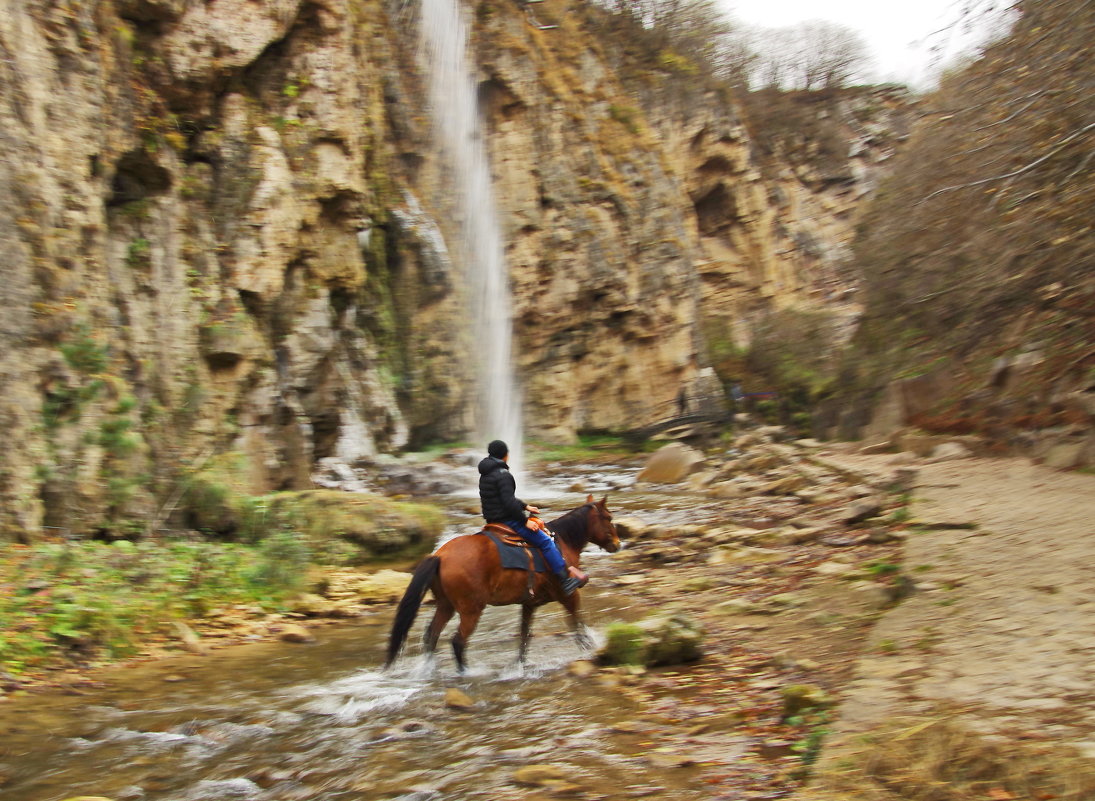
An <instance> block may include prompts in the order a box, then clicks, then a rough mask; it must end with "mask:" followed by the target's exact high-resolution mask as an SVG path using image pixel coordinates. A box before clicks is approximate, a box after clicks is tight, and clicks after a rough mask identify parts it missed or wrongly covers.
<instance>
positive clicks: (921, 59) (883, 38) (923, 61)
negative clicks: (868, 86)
mask: <svg viewBox="0 0 1095 801" xmlns="http://www.w3.org/2000/svg"><path fill="white" fill-rule="evenodd" d="M720 2H721V4H722V5H723V7H724V8H726V9H727V10H728V11H729V12H730V14H731V16H733V17H734V18H735V19H737V20H738V21H740V22H744V23H746V24H748V25H759V26H763V27H766V28H780V27H784V26H787V25H793V24H794V23H796V22H803V21H806V20H815V19H822V20H827V21H829V22H835V23H839V24H841V25H844V26H846V27H848V28H851V29H852V30H855V31H858V32H859V33H860V34H861V35H862V36H863V38H864V40H866V42H867V44H868V46H869V47H870V49H871V54H872V56H873V58H874V67H875V75H874V78H875V79H876V80H880V81H890V80H893V81H899V82H901V83H916V84H922V83H923V82H924V81H925V80H926V79H927V78H928V76H929V75H930V74H931V73H932V72H933V70H932V68H931V62H932V55H933V54H932V52H931V46H932V45H933V44H934V45H937V46H938V45H946V44H947V43H948V42H950V51H949V52H951V53H953V52H956V51H957V50H958V49H959V45H962V44H964V46H966V47H967V48H968V47H970V46H971V45H970V37H968V36H967V37H961V36H959V35H958V32H957V27H956V26H953V23H954V22H955V20H956V19H957V17H958V13H959V3H960V0H813V1H812V2H810V0H720ZM948 26H950V28H951V30H948V31H945V32H944V33H942V34H936V35H934V36H933V35H932V34H935V33H936V32H937V31H939V30H940V29H943V28H947V27H948ZM958 39H963V40H964V41H963V42H956V41H955V40H958Z"/></svg>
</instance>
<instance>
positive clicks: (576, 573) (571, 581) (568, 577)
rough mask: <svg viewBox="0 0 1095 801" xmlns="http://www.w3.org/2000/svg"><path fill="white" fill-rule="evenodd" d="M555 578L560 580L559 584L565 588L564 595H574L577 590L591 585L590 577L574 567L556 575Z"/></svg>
mask: <svg viewBox="0 0 1095 801" xmlns="http://www.w3.org/2000/svg"><path fill="white" fill-rule="evenodd" d="M555 578H557V579H559V584H560V586H561V587H562V588H563V595H573V594H574V591H575V590H577V589H578V588H579V587H584V586H585V585H586V584H588V583H589V576H587V575H586V574H585V573H583V572H582V571H581V570H579V569H578V568H576V567H575V566H574V565H570V566H569V567H568V568H567V569H566V570H565V571H564V572H562V573H556V574H555Z"/></svg>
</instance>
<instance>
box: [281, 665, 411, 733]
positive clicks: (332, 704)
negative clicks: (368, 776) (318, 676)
mask: <svg viewBox="0 0 1095 801" xmlns="http://www.w3.org/2000/svg"><path fill="white" fill-rule="evenodd" d="M425 686H426V685H425V684H424V683H423V682H422V681H421V680H420V679H416V678H415V677H414V676H413V675H412V674H410V673H408V672H407V671H405V670H404V671H395V670H392V671H381V670H362V671H358V672H357V673H354V674H352V675H350V676H345V677H343V678H341V679H338V680H336V681H333V682H330V683H327V684H306V685H302V686H299V687H295V688H293V689H292V690H291V691H290V693H289V694H290V695H293V696H297V697H300V698H302V699H304V701H305V703H304V704H303V705H302V706H301V707H300V709H301V711H303V712H308V713H311V714H314V715H325V716H328V717H331V718H333V719H335V720H337V721H339V722H342V723H353V722H355V721H357V720H360V719H361V718H363V717H365V716H366V715H367V714H369V713H372V712H375V711H378V710H385V711H387V710H394V709H399V708H401V707H403V706H405V705H406V704H407V702H408V700H410V699H411V698H412V697H414V696H415V695H417V694H418V693H420V692H422V690H423V689H425Z"/></svg>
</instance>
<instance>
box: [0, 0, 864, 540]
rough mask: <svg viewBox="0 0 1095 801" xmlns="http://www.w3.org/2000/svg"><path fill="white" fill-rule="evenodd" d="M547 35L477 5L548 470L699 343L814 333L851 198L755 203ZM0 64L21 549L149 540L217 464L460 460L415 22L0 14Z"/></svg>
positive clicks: (781, 192)
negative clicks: (756, 320)
mask: <svg viewBox="0 0 1095 801" xmlns="http://www.w3.org/2000/svg"><path fill="white" fill-rule="evenodd" d="M537 8H538V13H540V14H541V15H543V16H544V17H545V18H550V20H552V21H554V22H556V23H557V24H558V25H559V27H558V28H555V29H553V30H540V29H539V28H538V27H536V26H534V25H531V24H530V22H529V19H528V18H527V17H526V16H525V15H524V14H523V13H522V12H521V10H520V9H519V8H518V7H517V6H512V5H511V4H508V3H506V4H503V3H499V4H493V3H483V4H481V5H479V6H478V8H477V9H476V13H475V19H476V36H475V45H474V46H475V48H476V53H477V58H478V60H479V67H480V80H481V83H480V90H481V91H480V94H481V100H482V105H483V110H484V115H485V118H486V125H487V135H488V143H489V150H490V152H491V155H492V164H493V168H494V172H495V183H496V187H497V192H498V199H499V207H500V209H501V213H502V216H503V220H502V222H503V228H504V235H505V239H506V243H507V258H508V260H509V265H510V270H511V281H512V285H513V293H514V298H515V301H514V303H515V310H514V311H515V315H516V317H517V320H518V322H517V324H516V335H517V344H516V350H517V352H518V354H519V365H518V369H519V373H520V378H521V381H522V382H523V384H524V387H525V406H526V419H527V420H528V421H529V425H528V428H529V430H530V433H531V434H533V435H536V436H541V437H550V438H556V439H567V438H570V437H573V436H574V433H575V432H576V431H579V430H582V429H618V428H631V427H634V426H636V425H639V424H642V423H645V422H650V421H653V420H656V419H658V418H660V417H663V416H666V410H667V407H671V404H672V403H673V402H674V399H675V398H676V397H677V395H678V393H679V392H680V390H681V389H682V388H685V389H688V388H690V387H693V386H694V385H695V382H696V381H697V380H700V379H699V376H700V375H701V371H702V368H703V366H704V364H705V358H704V354H703V343H702V337H701V336H700V330H701V326H700V321H701V320H702V319H703V318H704V316H705V315H715V316H721V317H723V318H725V319H730V320H734V321H739V320H744V319H746V318H747V317H748V314H750V313H752V312H755V311H756V310H757V309H760V308H763V307H765V306H766V305H767V304H772V303H797V302H800V301H802V302H805V301H808V300H809V298H810V297H811V292H812V291H815V290H816V275H817V271H816V270H815V266H816V263H817V262H818V261H821V262H825V260H826V256H825V253H827V252H828V249H830V248H835V250H836V251H838V252H839V250H840V247H841V241H842V237H843V236H845V234H846V223H845V222H844V221H842V220H846V219H847V218H849V217H850V214H851V213H850V211H849V209H850V208H851V203H850V199H851V198H853V197H854V196H855V195H856V193H857V192H859V189H858V187H863V186H866V185H867V183H865V182H864V180H861V176H857V175H850V174H849V176H845V177H846V178H847V181H845V183H844V184H841V183H840V182H835V181H830V180H829V179H827V178H825V177H824V176H822V177H818V178H814V177H813V176H811V175H809V174H808V172H807V174H805V175H804V174H802V173H801V170H799V168H798V167H796V166H795V165H794V164H790V165H788V166H786V169H785V170H784V171H783V172H781V173H778V174H777V175H776V177H775V178H774V179H773V178H772V177H771V174H766V172H765V170H766V169H770V168H769V167H765V163H764V161H763V160H762V159H761V157H760V154H758V152H757V150H756V146H755V143H754V142H753V139H752V138H751V136H750V134H749V133H748V132H747V129H746V127H745V126H744V125H743V124H742V122H741V119H740V117H739V114H738V112H737V111H735V110H734V107H733V106H732V105H728V104H727V103H726V102H722V101H719V102H706V101H704V102H698V103H694V104H689V105H688V107H687V108H684V107H675V106H674V104H673V103H671V102H669V98H670V97H671V96H672V95H673V92H672V87H668V88H667V85H668V78H666V77H665V76H662V77H656V78H655V80H654V81H653V83H652V84H651V86H653V89H652V90H651V91H650V92H648V93H646V94H645V95H643V94H640V93H638V92H636V91H635V89H634V87H628V86H626V85H625V84H624V83H623V82H621V80H620V79H619V78H618V77H617V75H616V73H615V72H614V69H613V66H612V58H611V57H610V55H609V54H606V52H605V51H604V47H603V45H602V44H600V43H598V42H597V40H596V39H595V38H592V37H591V36H590V34H589V31H588V30H586V29H585V28H583V25H582V20H583V19H584V18H585V17H584V15H583V14H580V13H577V11H578V10H580V7H579V6H573V7H571V5H569V3H568V0H551V2H550V3H546V4H543V5H542V6H538V7H537ZM0 42H2V43H3V47H4V58H3V59H0V126H2V129H3V130H4V132H5V133H4V140H3V145H2V148H3V152H2V156H3V157H2V159H0V179H2V181H3V186H4V187H5V188H6V190H7V191H5V192H4V193H3V195H2V197H0V226H2V228H0V247H2V249H3V250H2V264H3V276H4V280H3V282H2V284H0V302H2V303H3V306H4V309H5V311H4V314H3V315H2V323H0V326H2V329H0V330H2V332H3V333H2V337H3V339H2V345H3V347H2V349H0V381H2V385H3V387H4V398H3V405H2V407H0V415H2V416H0V419H2V421H3V425H4V427H5V430H6V431H7V439H8V448H7V454H6V456H5V460H4V464H3V466H2V468H0V525H2V527H3V529H4V530H5V531H6V532H7V533H8V534H9V535H11V536H17V537H28V536H33V535H34V532H36V531H37V530H39V529H40V527H41V526H56V527H60V528H65V529H69V530H72V531H76V532H83V533H93V532H103V533H109V534H111V535H114V536H117V535H122V534H125V533H126V532H127V531H129V530H132V532H133V533H138V532H139V531H141V530H148V529H155V528H157V527H159V526H161V525H164V523H165V520H166V519H167V518H168V517H169V516H170V515H172V514H173V513H175V514H178V513H179V511H180V509H181V505H180V499H181V498H182V497H183V496H184V495H185V486H186V484H185V477H186V475H188V474H189V473H191V472H193V471H194V470H197V469H200V468H201V467H202V466H203V465H205V464H206V463H207V462H208V461H209V460H211V459H215V457H216V455H217V454H220V453H222V452H226V451H236V452H242V453H243V454H244V455H245V456H246V459H244V460H243V462H242V463H243V464H244V465H246V467H245V468H243V469H244V471H245V473H246V476H244V477H243V478H245V483H246V484H247V485H248V486H249V487H250V489H251V490H253V491H255V492H261V491H267V490H271V489H288V488H300V487H304V486H309V485H310V479H309V476H310V473H311V471H312V470H313V468H314V467H315V465H316V463H317V462H318V461H319V460H322V459H324V458H328V457H338V458H342V459H346V460H353V459H358V458H361V457H367V456H369V455H372V454H375V453H376V452H378V451H385V450H393V449H398V448H402V447H404V446H406V445H408V444H416V443H421V442H425V441H429V440H435V439H440V438H453V437H459V436H466V435H468V434H469V433H470V432H472V431H473V429H474V424H475V421H474V420H473V419H472V411H471V410H472V409H473V408H474V394H475V388H474V387H473V386H472V384H473V382H472V380H471V379H470V378H469V376H470V375H471V374H472V373H471V370H470V369H469V363H470V356H471V353H472V352H473V349H474V347H475V344H474V343H472V342H470V341H469V334H468V333H467V331H468V326H467V325H466V320H465V319H464V318H465V313H464V312H463V311H462V309H463V304H462V297H461V292H462V290H461V288H462V286H463V283H464V278H463V270H464V269H465V265H463V264H461V263H460V256H459V252H460V249H459V248H458V247H453V246H452V244H453V243H454V241H455V240H454V237H455V236H456V235H457V225H458V221H456V220H454V219H453V210H452V208H451V205H450V198H451V196H452V192H451V191H450V188H448V187H447V186H446V181H445V178H446V167H445V165H444V164H443V163H439V161H438V158H437V156H436V150H435V148H434V147H433V146H432V144H431V141H430V121H429V117H428V110H427V108H426V106H425V103H424V101H423V99H422V98H423V97H424V93H423V91H422V77H421V72H420V68H419V65H418V63H417V60H416V57H415V51H416V43H415V39H414V13H413V9H412V8H411V7H409V6H406V5H405V4H392V5H391V6H383V5H381V4H380V3H378V2H365V1H364V0H354V1H353V2H347V3H343V2H312V1H311V0H262V1H261V2H255V1H254V0H215V2H211V3H187V2H182V1H181V0H117V1H116V2H102V3H98V4H87V3H81V2H76V0H27V1H25V2H19V1H18V0H4V4H3V13H2V14H0ZM659 83H661V84H663V85H662V86H661V87H660V88H659ZM773 163H774V162H773ZM850 163H854V162H850ZM842 180H843V179H842ZM845 185H851V186H853V189H851V190H849V192H850V194H849V193H844V189H842V188H841V187H842V186H845ZM842 193H844V194H842ZM845 194H847V197H845ZM834 198H844V200H837V199H834ZM845 201H848V202H847V203H846V202H845ZM814 206H817V207H818V208H820V209H821V211H823V212H824V214H825V215H828V216H825V217H824V218H825V219H833V220H836V221H837V222H833V223H831V225H833V226H835V228H836V230H837V233H836V234H833V233H832V231H829V230H818V231H813V230H812V229H811V228H810V226H815V227H816V226H822V227H825V226H828V225H830V223H825V224H824V225H822V224H821V223H818V222H817V220H818V219H820V218H821V217H819V214H818V213H817V212H816V211H815V209H814ZM796 214H797V215H798V216H797V217H795V215H796ZM788 215H790V217H789V216H788ZM792 218H794V219H792ZM795 219H797V220H798V222H795ZM811 220H812V222H810V221H811ZM818 254H820V255H818ZM830 261H831V260H830ZM825 263H828V262H825ZM237 478H241V477H239V476H237ZM182 505H185V504H182ZM133 521H139V522H133Z"/></svg>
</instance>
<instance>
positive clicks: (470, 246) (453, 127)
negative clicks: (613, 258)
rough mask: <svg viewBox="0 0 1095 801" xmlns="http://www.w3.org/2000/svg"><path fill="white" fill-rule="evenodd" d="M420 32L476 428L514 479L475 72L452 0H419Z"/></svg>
mask: <svg viewBox="0 0 1095 801" xmlns="http://www.w3.org/2000/svg"><path fill="white" fill-rule="evenodd" d="M419 30H420V33H419V35H420V37H421V43H422V47H423V50H424V52H425V57H426V61H427V64H428V70H429V89H430V105H431V108H432V113H433V124H434V131H435V137H436V140H437V142H438V143H439V144H440V145H441V147H442V150H443V155H444V158H445V159H446V160H447V163H448V164H449V165H450V166H451V168H452V174H453V182H454V184H455V192H456V208H457V213H458V215H459V219H460V221H461V223H462V229H463V243H462V245H463V251H464V260H465V263H466V265H467V267H466V269H467V274H468V287H469V306H470V308H469V312H470V317H471V319H472V321H473V325H474V328H473V330H472V334H473V335H474V337H475V347H476V348H477V349H478V369H477V375H476V381H477V383H478V388H479V402H478V415H477V421H476V422H477V428H478V434H479V437H480V439H481V440H482V442H481V443H477V444H480V445H482V446H483V447H484V448H485V446H486V444H487V441H489V440H491V439H502V440H505V441H506V443H508V444H509V447H510V469H511V470H512V471H513V473H514V474H515V475H517V476H518V477H520V474H521V466H522V456H523V452H524V447H523V434H522V425H521V397H520V392H519V390H518V387H517V380H516V377H515V375H514V367H513V356H512V342H513V325H512V319H511V316H510V309H511V306H512V301H511V297H510V290H509V283H508V280H507V274H506V261H505V253H504V251H503V247H502V235H501V231H500V229H499V224H498V214H497V211H496V210H495V205H494V191H493V187H492V186H491V175H490V164H489V162H488V160H487V150H486V145H485V137H484V132H483V130H482V124H481V122H480V117H479V101H478V88H477V85H476V79H475V69H474V66H473V65H472V62H471V61H470V59H469V58H468V53H467V32H468V26H467V23H466V21H465V19H464V16H463V11H462V9H461V7H460V2H459V0H422V17H421V21H420V25H419Z"/></svg>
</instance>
